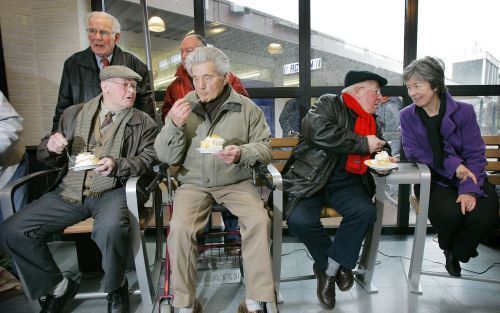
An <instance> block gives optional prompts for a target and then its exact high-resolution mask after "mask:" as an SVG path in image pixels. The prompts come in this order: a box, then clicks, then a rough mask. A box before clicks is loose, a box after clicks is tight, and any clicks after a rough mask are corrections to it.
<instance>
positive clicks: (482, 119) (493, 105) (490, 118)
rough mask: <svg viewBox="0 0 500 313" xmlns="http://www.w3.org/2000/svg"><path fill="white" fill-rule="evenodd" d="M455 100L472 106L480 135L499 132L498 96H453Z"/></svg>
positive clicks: (499, 111) (499, 107)
mask: <svg viewBox="0 0 500 313" xmlns="http://www.w3.org/2000/svg"><path fill="white" fill-rule="evenodd" d="M453 98H454V99H455V100H457V101H463V102H466V103H470V104H472V105H473V106H474V111H475V112H476V118H477V122H478V124H479V128H480V129H481V135H498V134H500V127H499V126H500V102H499V99H500V97H499V96H494V97H491V96H489V97H483V96H478V97H453Z"/></svg>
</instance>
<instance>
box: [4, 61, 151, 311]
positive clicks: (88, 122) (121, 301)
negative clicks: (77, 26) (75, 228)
mask: <svg viewBox="0 0 500 313" xmlns="http://www.w3.org/2000/svg"><path fill="white" fill-rule="evenodd" d="M99 76H100V79H101V88H102V91H103V92H102V94H100V95H98V96H97V97H95V98H94V99H92V100H90V101H89V102H87V103H81V104H76V105H73V106H71V107H69V108H68V109H66V110H65V111H64V113H63V114H62V116H61V121H60V123H59V125H60V126H59V128H58V129H57V132H55V133H52V134H49V135H47V136H46V137H45V138H43V139H42V142H41V143H40V144H39V145H38V149H37V158H38V160H39V161H40V162H43V163H44V164H46V165H48V166H54V167H63V168H65V170H63V171H61V172H60V174H59V177H58V178H57V181H56V183H57V185H56V187H55V189H54V190H52V191H50V192H48V193H46V194H45V195H43V196H42V197H41V198H40V199H38V200H35V201H33V202H32V203H30V204H28V205H27V206H25V207H24V209H23V210H21V211H19V212H18V213H16V214H14V215H12V216H11V217H9V218H8V219H7V220H6V221H5V222H4V223H3V225H2V228H1V230H0V243H1V244H3V246H5V247H6V248H7V250H8V251H9V253H10V255H11V256H12V258H13V260H14V262H15V264H16V266H17V268H18V269H19V270H20V271H21V273H23V276H24V278H25V280H26V282H27V283H28V285H27V286H25V287H26V288H28V289H29V290H30V294H31V295H32V296H33V298H34V299H37V298H43V297H44V301H42V303H43V308H42V312H51V313H54V312H63V308H64V305H65V304H66V303H67V302H68V301H69V300H71V299H72V298H73V297H74V296H75V294H76V292H77V290H78V283H76V282H75V281H73V280H72V279H71V278H66V277H64V276H63V275H62V274H61V272H60V270H59V268H58V267H57V265H56V263H55V262H54V259H53V257H52V255H51V253H50V251H49V248H48V246H47V238H50V236H51V235H52V234H56V233H61V232H62V231H63V230H64V229H65V228H66V227H68V226H70V225H73V224H75V223H77V222H80V221H82V220H85V219H87V218H89V217H93V218H94V226H93V229H92V239H93V240H94V241H95V243H96V244H97V246H98V247H99V250H100V251H101V254H102V268H103V269H104V272H105V276H104V291H105V292H107V293H108V297H107V299H108V312H109V313H126V312H129V307H130V303H129V296H128V283H127V279H126V277H125V269H126V265H127V258H128V256H129V254H128V253H129V246H130V229H129V228H130V227H129V211H128V207H127V200H126V197H125V184H126V181H127V179H128V178H130V177H132V176H142V175H152V167H153V165H154V163H156V162H157V159H156V154H155V151H154V146H153V144H154V138H155V137H156V134H157V127H156V122H155V121H154V120H153V119H152V118H151V117H149V116H148V115H147V114H145V113H144V112H141V111H139V110H136V109H134V108H132V105H133V103H134V101H135V91H136V89H137V82H138V81H140V80H141V76H139V75H138V74H137V73H136V72H134V71H132V70H131V69H129V68H127V67H125V66H108V67H107V68H105V69H103V70H102V71H101V73H100V75H99ZM88 151H92V154H94V156H95V158H97V159H99V161H98V164H97V165H94V166H91V169H89V168H88V167H83V168H81V169H78V168H77V167H76V164H74V162H75V161H74V159H73V160H70V159H69V156H70V155H74V156H75V155H78V154H83V153H85V152H88ZM71 162H73V163H71ZM70 163H71V166H72V169H69V170H68V165H70ZM141 200H143V201H145V200H146V199H141Z"/></svg>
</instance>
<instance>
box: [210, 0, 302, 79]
mask: <svg viewBox="0 0 500 313" xmlns="http://www.w3.org/2000/svg"><path fill="white" fill-rule="evenodd" d="M206 24H207V30H206V37H207V42H208V43H209V44H213V45H214V46H216V47H217V48H219V49H221V50H222V51H224V53H226V54H227V56H228V57H229V59H230V60H231V72H233V73H234V74H236V76H238V77H239V78H240V79H241V81H242V82H243V85H244V86H245V87H246V88H252V87H282V86H295V85H297V84H298V77H295V76H297V75H293V74H294V73H295V72H298V61H299V58H298V56H299V50H298V41H299V27H298V0H274V1H267V0H254V1H244V0H243V1H208V2H206ZM292 76H294V77H292Z"/></svg>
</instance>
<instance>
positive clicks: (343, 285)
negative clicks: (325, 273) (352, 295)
mask: <svg viewBox="0 0 500 313" xmlns="http://www.w3.org/2000/svg"><path fill="white" fill-rule="evenodd" d="M336 277H337V278H336V281H335V282H336V283H337V287H339V289H340V290H341V291H347V290H349V289H351V288H352V285H354V275H353V274H352V270H350V269H348V268H345V267H343V266H340V268H339V270H338V272H337V276H336Z"/></svg>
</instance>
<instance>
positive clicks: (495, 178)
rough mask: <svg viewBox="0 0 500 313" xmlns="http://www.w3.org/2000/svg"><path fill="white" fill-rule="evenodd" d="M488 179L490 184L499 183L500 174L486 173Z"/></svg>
mask: <svg viewBox="0 0 500 313" xmlns="http://www.w3.org/2000/svg"><path fill="white" fill-rule="evenodd" d="M488 181H489V182H490V184H492V185H500V174H493V175H488Z"/></svg>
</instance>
